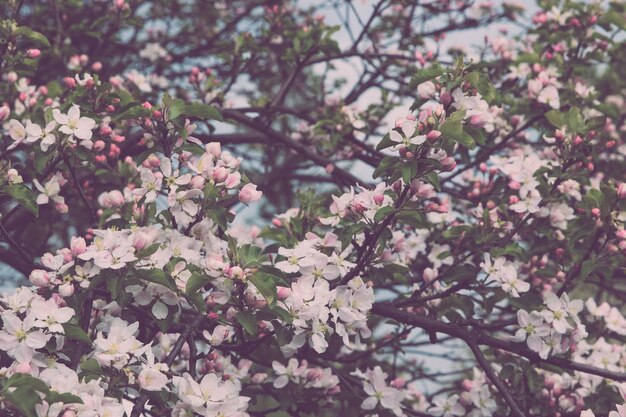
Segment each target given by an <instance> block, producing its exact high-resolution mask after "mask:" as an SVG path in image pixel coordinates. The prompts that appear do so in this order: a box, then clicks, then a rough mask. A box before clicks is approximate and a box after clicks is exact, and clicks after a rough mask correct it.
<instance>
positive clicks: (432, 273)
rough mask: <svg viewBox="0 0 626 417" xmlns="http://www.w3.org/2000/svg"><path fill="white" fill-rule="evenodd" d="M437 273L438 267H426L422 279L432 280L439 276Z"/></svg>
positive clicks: (425, 280)
mask: <svg viewBox="0 0 626 417" xmlns="http://www.w3.org/2000/svg"><path fill="white" fill-rule="evenodd" d="M437 275H438V272H437V270H436V269H433V268H426V269H424V272H422V279H423V280H424V282H430V281H432V280H434V279H435V278H437Z"/></svg>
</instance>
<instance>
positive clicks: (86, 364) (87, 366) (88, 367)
mask: <svg viewBox="0 0 626 417" xmlns="http://www.w3.org/2000/svg"><path fill="white" fill-rule="evenodd" d="M80 370H81V373H82V374H83V375H82V377H83V378H85V379H87V380H92V379H97V378H101V377H102V375H103V374H104V372H103V371H102V368H101V367H100V364H99V363H98V361H97V360H95V359H94V358H90V359H87V360H86V361H83V362H81V363H80Z"/></svg>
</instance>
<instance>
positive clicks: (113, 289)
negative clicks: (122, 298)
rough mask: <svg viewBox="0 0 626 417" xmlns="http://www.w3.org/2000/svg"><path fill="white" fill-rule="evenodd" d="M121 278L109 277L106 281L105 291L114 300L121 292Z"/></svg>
mask: <svg viewBox="0 0 626 417" xmlns="http://www.w3.org/2000/svg"><path fill="white" fill-rule="evenodd" d="M122 281H123V278H122V277H119V276H113V277H110V278H109V279H108V280H107V289H108V290H109V293H111V298H113V299H116V298H117V297H119V295H120V292H121V290H122V284H123V282H122Z"/></svg>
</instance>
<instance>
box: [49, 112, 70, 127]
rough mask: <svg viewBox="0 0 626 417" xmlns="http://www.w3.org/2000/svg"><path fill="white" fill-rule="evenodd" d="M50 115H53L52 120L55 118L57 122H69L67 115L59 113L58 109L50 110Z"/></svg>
mask: <svg viewBox="0 0 626 417" xmlns="http://www.w3.org/2000/svg"><path fill="white" fill-rule="evenodd" d="M52 117H54V120H56V121H57V123H59V124H62V125H66V124H67V123H68V122H69V119H68V117H67V115H66V114H63V113H61V111H60V110H59V109H54V110H52Z"/></svg>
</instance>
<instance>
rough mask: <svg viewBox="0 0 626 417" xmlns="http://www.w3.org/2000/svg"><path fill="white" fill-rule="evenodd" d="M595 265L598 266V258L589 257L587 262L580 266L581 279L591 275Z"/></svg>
mask: <svg viewBox="0 0 626 417" xmlns="http://www.w3.org/2000/svg"><path fill="white" fill-rule="evenodd" d="M595 267H596V260H595V259H588V260H586V261H585V262H583V263H582V265H581V267H580V278H581V279H585V278H587V277H588V276H589V274H591V272H593V270H594V269H595Z"/></svg>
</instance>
